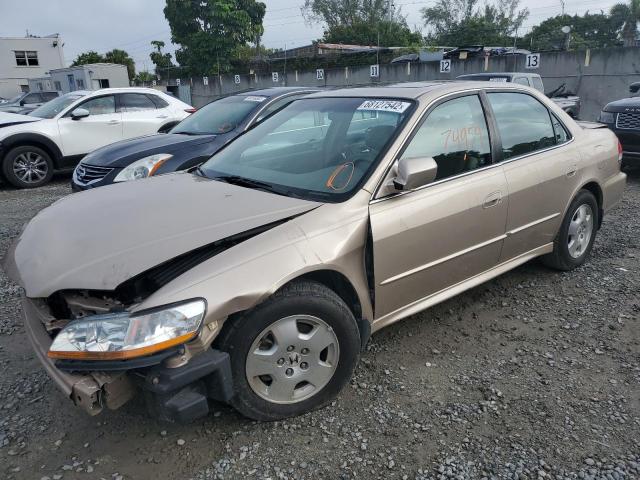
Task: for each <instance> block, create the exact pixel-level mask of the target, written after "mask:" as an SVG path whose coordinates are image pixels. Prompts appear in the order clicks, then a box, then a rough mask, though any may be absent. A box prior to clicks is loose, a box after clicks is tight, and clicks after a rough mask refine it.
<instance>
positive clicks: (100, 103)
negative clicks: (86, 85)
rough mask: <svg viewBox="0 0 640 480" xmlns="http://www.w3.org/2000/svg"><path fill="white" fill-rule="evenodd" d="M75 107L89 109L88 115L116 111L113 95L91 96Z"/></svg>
mask: <svg viewBox="0 0 640 480" xmlns="http://www.w3.org/2000/svg"><path fill="white" fill-rule="evenodd" d="M77 108H84V109H85V110H89V114H90V115H106V114H109V113H115V112H116V100H115V97H114V96H113V95H109V96H106V97H98V98H92V99H91V100H87V101H86V102H84V103H82V104H80V105H78V107H77Z"/></svg>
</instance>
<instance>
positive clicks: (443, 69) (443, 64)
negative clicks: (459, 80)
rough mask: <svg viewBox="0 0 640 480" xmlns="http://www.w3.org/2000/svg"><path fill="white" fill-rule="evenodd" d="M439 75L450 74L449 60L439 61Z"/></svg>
mask: <svg viewBox="0 0 640 480" xmlns="http://www.w3.org/2000/svg"><path fill="white" fill-rule="evenodd" d="M440 73H451V60H449V59H446V60H440Z"/></svg>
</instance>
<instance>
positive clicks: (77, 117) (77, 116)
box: [71, 108, 90, 120]
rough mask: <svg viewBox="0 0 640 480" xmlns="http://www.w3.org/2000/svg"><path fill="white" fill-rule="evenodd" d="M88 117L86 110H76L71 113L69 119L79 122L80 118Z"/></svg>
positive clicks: (88, 113)
mask: <svg viewBox="0 0 640 480" xmlns="http://www.w3.org/2000/svg"><path fill="white" fill-rule="evenodd" d="M89 115H90V112H89V110H87V109H86V108H76V109H75V110H74V111H73V112H71V118H72V119H73V120H80V119H81V118H86V117H88V116H89Z"/></svg>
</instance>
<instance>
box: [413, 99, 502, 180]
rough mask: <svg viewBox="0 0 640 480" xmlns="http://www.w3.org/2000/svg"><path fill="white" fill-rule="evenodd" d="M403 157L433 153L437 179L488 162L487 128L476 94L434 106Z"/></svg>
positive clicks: (473, 168)
mask: <svg viewBox="0 0 640 480" xmlns="http://www.w3.org/2000/svg"><path fill="white" fill-rule="evenodd" d="M402 157H403V158H410V157H433V159H434V160H435V161H436V163H437V164H438V173H437V176H436V179H437V180H439V179H442V178H447V177H450V176H452V175H457V174H459V173H463V172H467V171H471V170H475V169H476V168H480V167H484V166H486V165H489V164H490V163H491V146H490V142H489V132H488V130H487V122H486V120H485V117H484V110H483V109H482V105H481V103H480V99H479V98H478V96H477V95H469V96H466V97H461V98H456V99H455V100H450V101H448V102H446V103H443V104H441V105H439V106H437V107H436V108H435V109H434V110H433V111H432V112H431V113H430V114H429V116H428V117H427V119H426V121H425V122H424V123H423V124H422V126H421V127H420V129H419V130H418V132H417V133H416V135H415V136H414V137H413V139H412V140H411V142H410V143H409V146H408V147H407V149H406V150H405V151H404V153H403V154H402Z"/></svg>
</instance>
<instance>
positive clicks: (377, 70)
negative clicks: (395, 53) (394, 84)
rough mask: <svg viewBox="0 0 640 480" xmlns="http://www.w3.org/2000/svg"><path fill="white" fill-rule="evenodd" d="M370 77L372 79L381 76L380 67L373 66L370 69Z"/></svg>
mask: <svg viewBox="0 0 640 480" xmlns="http://www.w3.org/2000/svg"><path fill="white" fill-rule="evenodd" d="M369 76H370V77H371V78H378V77H379V76H380V65H371V66H370V67H369Z"/></svg>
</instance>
